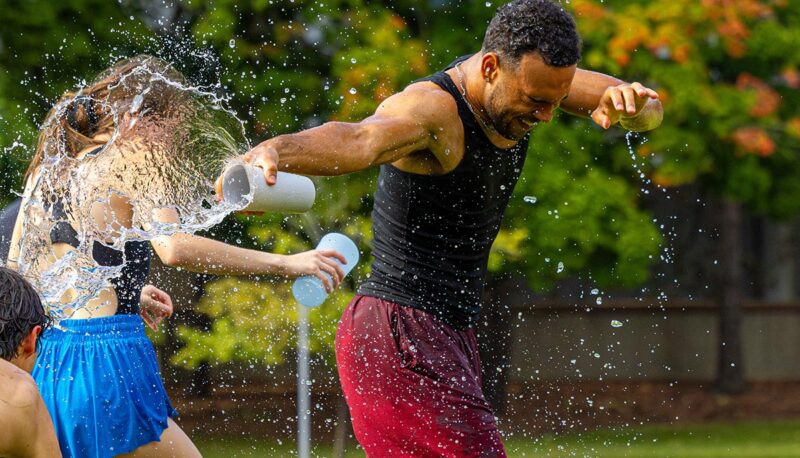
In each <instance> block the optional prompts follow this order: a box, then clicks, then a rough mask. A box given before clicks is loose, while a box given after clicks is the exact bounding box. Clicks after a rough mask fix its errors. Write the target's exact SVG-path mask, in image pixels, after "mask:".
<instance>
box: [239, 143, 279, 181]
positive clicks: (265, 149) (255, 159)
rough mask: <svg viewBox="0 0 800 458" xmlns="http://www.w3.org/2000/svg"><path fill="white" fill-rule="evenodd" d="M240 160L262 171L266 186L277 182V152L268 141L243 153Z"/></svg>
mask: <svg viewBox="0 0 800 458" xmlns="http://www.w3.org/2000/svg"><path fill="white" fill-rule="evenodd" d="M242 160H244V162H245V163H247V164H250V165H254V166H256V167H260V168H261V169H263V170H264V178H265V179H266V180H267V184H268V185H270V186H272V185H274V184H275V183H276V182H277V181H278V151H277V150H276V149H275V147H273V146H272V145H271V144H270V141H269V140H266V141H263V142H261V143H259V144H258V145H257V146H256V147H255V148H253V149H251V150H250V151H248V152H247V153H245V155H244V156H242Z"/></svg>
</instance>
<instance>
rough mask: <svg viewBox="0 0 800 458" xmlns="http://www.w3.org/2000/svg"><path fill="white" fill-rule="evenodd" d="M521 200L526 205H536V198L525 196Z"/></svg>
mask: <svg viewBox="0 0 800 458" xmlns="http://www.w3.org/2000/svg"><path fill="white" fill-rule="evenodd" d="M522 200H523V201H524V202H525V203H526V204H531V205H533V204H535V203H536V196H525V197H523V198H522Z"/></svg>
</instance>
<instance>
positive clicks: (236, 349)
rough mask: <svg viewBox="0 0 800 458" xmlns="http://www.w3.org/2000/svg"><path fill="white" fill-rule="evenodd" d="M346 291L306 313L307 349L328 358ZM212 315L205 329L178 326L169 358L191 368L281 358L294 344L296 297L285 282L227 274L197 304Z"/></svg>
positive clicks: (347, 297) (269, 361)
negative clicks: (179, 343)
mask: <svg viewBox="0 0 800 458" xmlns="http://www.w3.org/2000/svg"><path fill="white" fill-rule="evenodd" d="M351 298H352V293H349V292H348V291H346V290H344V291H341V290H340V291H337V292H335V293H333V294H332V295H331V296H330V297H329V299H328V300H327V301H326V302H325V303H324V304H323V305H322V306H320V307H319V308H317V309H313V310H311V311H310V313H309V326H310V329H311V332H310V334H309V350H310V351H311V352H321V353H323V354H325V356H326V357H327V358H328V359H330V360H331V361H332V360H333V353H332V346H331V342H333V338H334V335H335V330H336V323H337V322H338V320H339V317H340V316H341V313H342V312H341V311H342V310H343V309H344V307H345V305H347V302H349V301H350V299H351ZM197 307H198V310H199V311H201V312H203V313H205V314H207V315H208V316H209V317H211V318H212V319H213V324H212V326H211V329H210V330H209V331H205V330H199V329H196V328H192V327H188V326H182V327H180V328H179V329H178V336H179V337H180V338H181V339H182V340H184V341H185V342H186V346H184V347H183V348H182V349H181V350H180V351H179V352H178V353H176V354H175V355H174V356H173V357H172V362H173V363H174V364H178V365H180V366H183V367H187V368H195V367H197V365H198V364H200V363H201V362H206V361H207V362H210V363H211V364H216V363H222V362H226V361H231V360H238V361H247V362H249V363H251V364H264V365H275V364H280V363H283V362H284V360H285V358H286V357H287V355H292V354H293V353H292V352H293V350H294V349H295V348H296V345H297V342H296V338H295V337H296V321H297V307H298V305H297V303H296V302H295V301H294V299H293V298H292V294H291V284H290V283H288V282H277V283H273V282H265V281H254V280H242V279H236V278H226V279H222V280H218V281H216V282H213V283H211V284H209V285H208V287H207V292H206V294H205V295H204V296H203V299H202V300H201V301H200V303H199V304H198V305H197Z"/></svg>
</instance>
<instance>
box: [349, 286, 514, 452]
mask: <svg viewBox="0 0 800 458" xmlns="http://www.w3.org/2000/svg"><path fill="white" fill-rule="evenodd" d="M336 361H337V365H338V368H339V378H340V379H341V383H342V390H343V391H344V396H345V399H346V400H347V405H348V406H349V407H350V415H351V416H352V418H353V430H354V431H355V434H356V438H357V439H358V442H359V443H361V446H362V447H364V450H365V451H366V453H367V456H368V457H370V458H376V457H442V456H445V457H505V456H506V453H505V449H504V448H503V443H502V442H501V440H500V435H499V434H498V432H497V426H496V424H495V418H494V415H493V414H492V410H491V407H490V406H489V404H488V403H487V402H486V399H484V397H483V392H482V391H481V371H480V360H479V358H478V346H477V342H476V340H475V331H474V330H472V329H470V330H465V331H459V330H456V329H454V328H452V327H450V326H448V325H446V324H444V323H442V322H441V321H438V320H437V319H435V318H434V317H433V316H432V315H430V314H428V313H425V312H423V311H421V310H417V309H414V308H410V307H405V306H402V305H398V304H394V303H392V302H388V301H385V300H381V299H377V298H374V297H369V296H356V297H355V298H353V300H352V302H350V304H349V305H348V306H347V309H346V310H345V312H344V315H343V316H342V320H341V321H340V322H339V331H338V332H337V334H336Z"/></svg>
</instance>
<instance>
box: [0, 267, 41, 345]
mask: <svg viewBox="0 0 800 458" xmlns="http://www.w3.org/2000/svg"><path fill="white" fill-rule="evenodd" d="M49 325H50V319H49V318H48V317H47V315H46V314H45V311H44V307H42V300H41V299H40V298H39V293H37V292H36V290H35V289H33V286H31V284H30V283H28V281H27V280H25V279H24V278H22V275H20V274H18V273H17V272H14V271H13V270H10V269H7V268H5V267H0V358H3V359H5V360H10V359H11V358H14V357H16V356H17V350H18V349H19V346H20V344H21V343H22V341H23V340H24V339H25V337H27V336H28V334H30V332H31V330H32V329H33V328H34V327H36V326H41V327H42V329H43V330H44V329H46V328H47V327H49Z"/></svg>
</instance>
